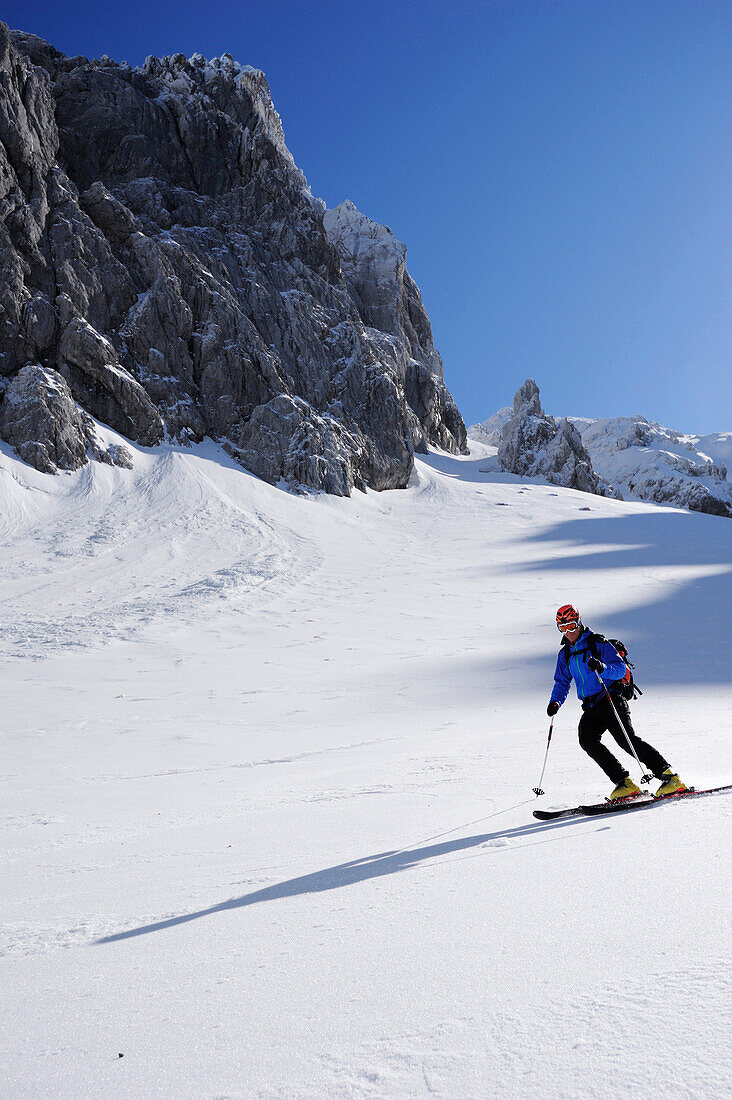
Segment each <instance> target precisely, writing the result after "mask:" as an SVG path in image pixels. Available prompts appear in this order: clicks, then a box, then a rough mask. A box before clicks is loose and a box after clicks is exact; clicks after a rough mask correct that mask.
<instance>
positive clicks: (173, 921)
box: [95, 817, 596, 943]
mask: <svg viewBox="0 0 732 1100" xmlns="http://www.w3.org/2000/svg"><path fill="white" fill-rule="evenodd" d="M582 822H584V824H587V819H586V818H579V817H569V818H562V819H561V820H559V821H550V822H546V821H542V822H539V821H537V822H532V823H530V824H528V825H520V826H518V827H517V828H515V829H499V830H498V831H496V832H493V833H482V834H481V835H478V836H468V837H462V838H461V839H459V840H448V841H443V843H441V844H430V845H427V846H426V847H422V848H409V849H405V850H402V851H396V852H382V853H380V854H379V855H373V856H365V857H364V858H362V859H354V860H351V861H350V862H349V863H339V864H337V866H335V867H327V868H326V869H325V870H323V871H314V872H313V873H312V874H309V875H301V876H300V877H299V878H291V879H288V880H286V881H285V882H279V883H277V884H276V885H275V886H267V887H265V888H264V889H262V890H255V891H254V892H253V893H251V894H244V895H243V896H242V897H240V898H230V899H229V900H228V901H222V902H220V903H219V904H218V905H212V906H210V908H208V909H199V910H197V911H196V912H194V913H183V914H182V915H181V916H178V917H169V918H168V919H167V920H161V921H156V922H155V923H154V924H143V925H141V926H140V927H139V928H130V929H128V930H127V931H126V932H117V933H116V934H115V935H113V936H104V937H103V938H102V939H99V940H96V941H95V942H96V943H116V942H117V941H118V940H129V939H132V938H133V937H134V936H144V935H146V934H147V933H148V932H162V931H163V929H164V928H174V927H175V926H176V925H178V924H187V923H188V921H192V920H198V919H199V917H209V916H212V915H213V914H214V913H225V912H226V911H227V910H228V909H243V908H245V907H246V906H248V905H259V904H260V902H264V901H277V900H279V899H280V898H292V897H297V896H298V895H300V894H317V893H321V892H322V891H324V890H338V889H340V888H341V887H343V886H353V885H354V883H357V882H365V881H366V880H367V879H370V878H380V877H381V876H382V875H394V874H396V873H397V872H398V871H406V870H408V869H409V868H410V867H415V866H416V865H417V864H419V863H423V862H424V861H425V860H430V859H437V858H438V857H440V856H447V855H451V854H453V853H456V852H462V851H466V850H467V849H469V848H477V847H480V845H482V844H489V843H490V842H491V841H496V840H509V841H510V840H512V839H522V838H524V837H529V836H532V835H534V834H536V833H538V834H543V835H546V834H547V833H549V832H552V831H554V830H557V829H559V830H563V829H566V828H572V827H573V826H576V825H578V824H581V823H582ZM593 831H596V830H593ZM553 839H558V838H556V837H555V838H553ZM548 842H549V841H539V842H538V843H548ZM505 850H506V849H505V848H502V847H496V848H495V849H493V851H494V852H495V853H496V854H497V853H498V852H501V851H505ZM463 858H466V857H463Z"/></svg>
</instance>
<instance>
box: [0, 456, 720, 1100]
mask: <svg viewBox="0 0 732 1100" xmlns="http://www.w3.org/2000/svg"><path fill="white" fill-rule="evenodd" d="M0 547H1V553H2V571H1V573H0V599H1V601H2V608H3V630H2V632H0V652H1V654H2V661H1V662H0V697H1V698H2V700H3V711H2V715H3V718H2V729H3V763H4V768H3V773H4V774H3V805H4V810H5V816H4V823H3V834H2V835H3V842H4V845H3V846H4V850H5V858H4V873H3V890H2V952H3V957H2V962H1V965H0V973H1V979H0V983H1V984H0V988H1V989H2V1003H3V1006H4V1008H3V1023H2V1041H1V1042H2V1052H1V1053H2V1079H3V1085H2V1089H1V1090H0V1091H1V1092H2V1095H3V1096H7V1097H12V1098H16V1097H29V1098H31V1097H32V1098H34V1100H36V1098H39V1097H69V1098H74V1100H78V1098H85V1097H94V1098H96V1097H100V1096H114V1097H120V1098H127V1097H129V1098H143V1097H144V1098H147V1097H171V1098H186V1097H211V1098H213V1097H237V1098H239V1097H240V1098H247V1100H249V1098H251V1097H282V1098H285V1097H286V1098H288V1100H289V1098H322V1097H379V1098H391V1097H394V1098H397V1097H398V1098H403V1097H422V1096H441V1097H446V1098H451V1100H455V1098H468V1097H470V1098H473V1097H501V1098H503V1097H537V1098H539V1097H541V1098H560V1097H562V1098H566V1097H582V1098H588V1097H590V1098H591V1097H597V1098H601V1097H602V1098H605V1097H607V1096H608V1095H614V1096H619V1097H633V1098H635V1097H638V1096H669V1097H670V1096H673V1097H695V1098H696V1097H704V1098H705V1100H706V1098H711V1097H727V1096H729V1094H730V1090H731V1089H732V1073H731V1072H730V1071H731V1064H730V1048H729V1025H730V1017H729V1004H730V992H731V991H732V981H731V980H730V975H729V970H728V954H729V943H730V931H731V928H730V891H729V883H730V870H731V868H730V843H729V842H730V820H731V814H732V799H730V798H728V797H727V796H724V795H723V796H718V797H715V798H710V799H699V800H696V801H689V802H686V803H684V802H680V803H677V804H670V805H665V806H659V807H657V808H654V809H652V810H650V811H649V812H647V813H641V814H628V815H622V814H621V815H617V816H612V817H609V818H608V817H606V818H597V819H587V818H584V819H583V818H569V819H563V820H561V821H557V822H548V823H540V822H538V821H536V820H535V819H534V818H533V817H532V815H531V811H532V809H533V808H535V806H536V805H537V801H536V800H535V799H534V798H533V796H532V794H531V788H532V786H534V785H535V784H536V783H537V781H538V778H539V772H540V769H541V763H542V759H543V755H544V748H545V744H546V733H547V725H548V720H547V718H546V715H545V708H546V702H547V699H548V696H549V690H550V686H551V679H552V673H553V668H554V659H555V654H556V650H557V647H558V640H559V639H558V635H557V633H556V629H555V627H554V612H555V609H556V607H557V606H558V605H559V604H560V603H565V602H567V601H570V600H571V601H573V602H576V603H578V604H579V606H580V607H581V608H582V610H583V612H584V617H585V620H586V621H587V622H588V623H589V624H590V625H591V626H592V627H593V628H595V629H598V630H601V631H603V632H604V633H606V634H609V635H611V636H620V637H622V638H624V639H625V641H626V642H627V643H628V644H629V646H630V651H631V657H632V659H633V660H634V661H635V663H636V666H637V667H636V676H637V680H638V682H639V683H640V685H641V686H642V687H643V688H644V690H645V695H644V696H643V698H642V700H640V701H639V702H638V703H636V704H635V707H634V715H635V719H636V728H637V729H638V731H639V732H640V733H642V734H645V735H646V736H647V737H648V739H649V740H651V741H652V742H653V743H654V744H656V745H657V746H658V747H659V748H660V750H661V751H662V752H663V753H665V754H666V755H667V757H668V758H669V759H670V760H671V762H672V763H673V765H674V767H676V768H678V770H679V771H680V772H681V774H682V776H683V777H684V778H685V779H686V781H687V782H689V783H695V784H696V785H697V786H707V785H719V784H721V783H725V782H730V781H732V761H731V759H730V748H729V743H730V738H729V731H730V725H731V723H732V719H731V718H730V714H731V713H732V685H731V684H730V651H731V648H732V646H731V642H732V626H731V624H732V527H731V526H730V523H729V520H726V519H720V518H717V517H714V516H707V515H700V514H691V513H688V512H683V511H679V510H677V509H672V508H664V507H660V506H656V505H652V504H639V503H625V502H619V501H615V500H607V499H604V498H600V497H594V496H585V495H583V494H581V493H578V492H575V491H572V490H566V489H556V488H554V487H552V486H546V485H542V484H538V483H534V482H526V481H522V480H520V479H519V478H516V477H513V476H510V475H506V474H500V473H497V472H495V463H494V460H493V459H492V458H491V457H490V451H489V449H488V448H486V447H481V445H480V444H475V445H473V455H472V456H471V457H469V458H452V457H447V456H444V455H437V454H433V455H430V456H429V457H428V458H426V459H418V460H417V465H416V470H415V474H414V477H413V479H412V483H411V485H410V486H409V488H408V489H407V490H405V491H403V492H390V493H383V494H374V493H369V494H368V495H363V494H355V495H354V497H353V498H352V499H350V500H337V499H334V498H328V497H305V498H296V497H293V496H291V495H288V494H287V493H285V492H281V491H279V490H278V489H275V488H272V487H270V486H268V485H265V484H263V483H262V482H259V481H257V480H256V479H254V478H253V477H251V476H249V475H248V474H246V473H244V472H243V471H242V470H241V469H239V468H238V467H236V466H235V465H233V464H232V463H231V462H229V460H228V459H227V458H226V457H225V455H223V454H222V452H221V451H220V450H218V449H217V448H214V447H213V446H211V445H203V446H201V447H198V448H196V449H193V450H176V449H172V448H160V449H158V450H155V451H146V452H141V451H137V452H136V453H135V468H134V470H132V471H125V470H119V469H111V468H108V467H103V466H99V465H97V464H92V465H90V466H88V467H86V468H85V469H83V470H81V471H79V472H78V473H76V474H73V475H66V476H60V477H57V478H50V477H45V476H43V475H40V474H37V473H36V472H35V471H33V470H31V469H29V468H28V467H26V466H23V465H22V464H21V463H19V462H18V460H17V459H15V458H14V457H13V456H12V454H11V452H10V451H9V450H8V449H7V448H4V449H2V450H1V453H0ZM578 715H579V709H578V704H577V701H576V699H575V698H572V699H571V700H570V701H569V702H568V703H567V705H566V706H565V707H564V708H563V709H562V710H561V711H560V713H559V716H558V718H557V721H556V723H555V731H554V738H553V742H552V747H551V752H550V756H549V765H548V769H547V774H546V777H545V780H544V788H545V790H546V791H547V795H546V797H545V798H543V799H541V800H539V802H538V804H539V805H543V806H545V807H546V806H550V805H561V804H563V803H568V804H570V803H574V802H577V801H581V800H586V799H588V798H591V799H594V798H597V797H601V796H602V795H604V794H606V793H607V790H608V787H609V783H608V782H607V781H606V779H605V777H604V776H603V775H602V773H601V772H600V771H599V770H598V769H597V767H596V766H595V765H594V764H593V763H592V762H591V761H590V760H589V758H588V757H586V756H585V755H584V754H583V753H582V752H581V750H580V749H579V747H578V745H577V738H576V723H577V719H578ZM120 1054H122V1055H123V1056H124V1057H122V1058H120V1057H119V1055H120Z"/></svg>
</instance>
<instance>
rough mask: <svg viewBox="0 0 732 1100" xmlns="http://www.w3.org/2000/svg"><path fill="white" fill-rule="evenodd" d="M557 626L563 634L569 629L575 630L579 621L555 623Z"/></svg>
mask: <svg viewBox="0 0 732 1100" xmlns="http://www.w3.org/2000/svg"><path fill="white" fill-rule="evenodd" d="M557 626H558V627H559V629H560V630H561V632H562V634H564V633H566V631H568V630H569V631H572V630H576V629H577V627H578V626H579V623H557Z"/></svg>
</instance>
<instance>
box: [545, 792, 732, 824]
mask: <svg viewBox="0 0 732 1100" xmlns="http://www.w3.org/2000/svg"><path fill="white" fill-rule="evenodd" d="M723 791H732V783H729V784H727V786H726V787H710V788H709V789H708V790H704V791H697V790H696V788H695V787H689V788H688V789H687V790H685V791H679V792H678V793H677V794H667V795H664V796H663V797H662V798H656V796H655V795H641V796H640V797H636V798H623V799H618V801H617V802H599V803H597V804H596V805H592V806H571V807H570V808H569V809H566V810H534V817H538V818H539V820H540V821H554V820H555V819H556V818H558V817H575V816H586V817H595V816H597V815H599V814H615V813H621V812H622V811H624V810H647V809H648V808H649V806H660V805H661V804H662V803H663V802H678V801H679V799H682V798H696V797H701V796H702V795H707V794H721V793H722V792H723Z"/></svg>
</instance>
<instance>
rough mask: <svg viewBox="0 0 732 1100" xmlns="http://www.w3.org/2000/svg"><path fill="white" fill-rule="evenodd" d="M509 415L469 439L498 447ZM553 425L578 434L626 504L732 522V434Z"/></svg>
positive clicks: (616, 423)
mask: <svg viewBox="0 0 732 1100" xmlns="http://www.w3.org/2000/svg"><path fill="white" fill-rule="evenodd" d="M512 414H513V410H512V409H511V408H508V407H506V408H503V409H500V410H499V411H498V412H497V413H494V415H493V416H492V417H489V418H488V419H487V420H484V421H482V422H481V423H479V424H474V425H472V427H470V428H469V429H468V435H469V437H470V438H471V439H475V440H478V441H480V442H482V443H486V444H488V445H490V446H495V447H499V446H500V445H501V440H502V437H503V433H504V430H505V429H506V426H507V425H508V424H509V422H510V419H511V416H512ZM556 423H557V424H562V423H567V424H571V425H572V426H573V427H574V428H575V429H576V430H577V432H578V433H579V435H580V437H581V440H582V444H583V446H584V447H585V448H586V450H587V453H588V455H589V457H590V459H591V462H592V468H593V470H594V471H595V473H596V474H598V475H599V476H600V478H602V479H603V480H604V481H605V482H606V483H609V484H610V485H612V486H613V489H614V490H615V491H616V492H619V493H621V494H622V496H623V497H624V498H625V499H628V500H647V501H654V502H656V503H658V504H672V505H675V506H677V507H681V508H689V509H690V510H692V511H697V512H707V513H710V514H712V515H718V516H726V517H732V483H731V482H730V480H729V474H728V471H729V469H730V465H731V464H732V463H731V460H732V432H717V433H711V434H709V435H705V436H695V435H689V434H685V433H684V432H680V431H675V430H674V429H672V428H666V427H664V426H663V425H661V424H657V423H655V422H654V421H649V420H647V419H646V418H645V417H644V416H640V415H639V416H634V417H630V416H626V417H607V418H597V419H590V418H587V417H578V416H569V417H564V418H560V417H557V418H556Z"/></svg>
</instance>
